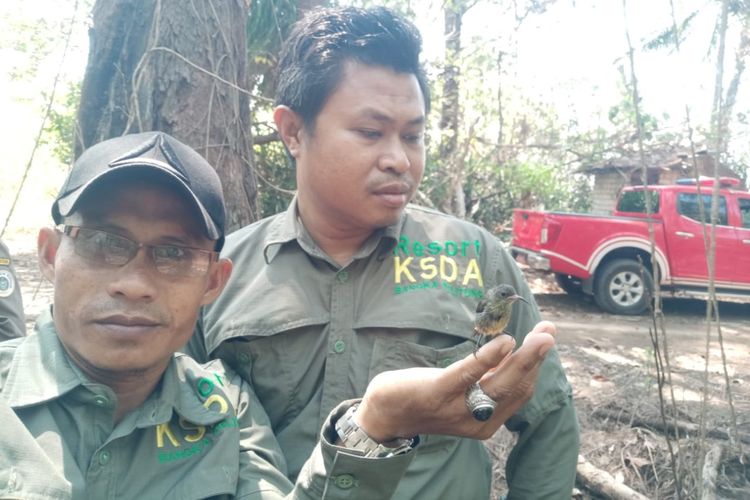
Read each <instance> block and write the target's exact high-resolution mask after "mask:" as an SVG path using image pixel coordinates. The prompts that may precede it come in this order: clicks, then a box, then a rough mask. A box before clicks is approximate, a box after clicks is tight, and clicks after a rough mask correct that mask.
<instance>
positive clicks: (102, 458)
mask: <svg viewBox="0 0 750 500" xmlns="http://www.w3.org/2000/svg"><path fill="white" fill-rule="evenodd" d="M110 458H112V457H111V456H110V454H109V452H108V451H107V450H102V451H101V453H99V465H107V464H108V463H109V459H110Z"/></svg>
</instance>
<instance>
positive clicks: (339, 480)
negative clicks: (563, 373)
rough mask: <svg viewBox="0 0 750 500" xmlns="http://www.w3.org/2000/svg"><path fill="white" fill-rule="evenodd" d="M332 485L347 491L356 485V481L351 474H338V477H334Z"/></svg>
mask: <svg viewBox="0 0 750 500" xmlns="http://www.w3.org/2000/svg"><path fill="white" fill-rule="evenodd" d="M333 484H335V485H336V486H337V487H339V488H341V489H342V490H348V489H350V488H352V487H353V486H356V485H357V480H356V479H355V478H354V476H352V475H351V474H340V475H338V476H334V478H333Z"/></svg>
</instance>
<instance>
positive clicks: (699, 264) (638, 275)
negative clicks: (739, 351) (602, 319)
mask: <svg viewBox="0 0 750 500" xmlns="http://www.w3.org/2000/svg"><path fill="white" fill-rule="evenodd" d="M719 182H720V190H719V199H718V200H719V201H718V220H717V225H716V237H715V238H716V259H715V266H714V267H715V285H716V293H717V297H718V298H719V299H739V300H741V301H743V302H744V301H748V302H750V192H748V191H745V190H741V189H739V187H738V186H739V182H738V181H737V180H736V179H731V178H723V177H722V178H721V179H719ZM713 184H714V179H712V178H711V179H708V178H701V179H700V180H699V181H696V180H695V179H689V180H685V181H678V184H675V185H669V186H647V187H644V186H640V187H627V188H624V189H623V191H622V192H621V193H620V196H619V198H618V201H617V207H616V210H615V212H614V215H613V216H597V215H590V214H574V213H562V212H540V211H534V210H521V209H516V210H514V214H513V241H512V244H511V245H512V246H511V251H512V253H513V255H514V256H515V257H516V259H517V260H519V261H520V262H524V263H526V264H528V265H529V266H531V267H532V268H536V269H543V270H547V271H551V272H553V273H555V276H556V278H557V281H558V283H559V284H560V285H561V287H562V288H563V289H564V290H565V291H566V292H568V293H574V292H583V293H587V294H590V295H593V296H594V300H595V301H596V303H597V304H598V305H599V307H601V308H602V309H604V310H606V311H609V312H612V313H615V314H641V313H643V312H644V311H645V310H646V309H647V308H648V305H649V300H650V296H651V295H650V292H651V290H652V287H653V279H654V278H653V277H654V275H655V272H654V271H657V272H658V277H659V280H660V287H661V290H662V293H663V295H665V296H673V297H699V298H705V297H706V296H707V291H708V264H707V257H706V256H707V254H708V252H707V250H706V246H705V244H704V236H703V235H704V229H703V228H704V226H703V224H702V223H701V210H700V205H701V204H700V202H699V199H700V198H702V199H703V205H704V214H705V218H706V220H707V221H710V214H711V200H712V196H711V193H712V189H713ZM647 192H648V193H651V194H650V195H649V196H648V197H649V199H650V200H651V217H650V218H649V217H648V215H647V213H646V212H647V210H646V197H647V195H646V193H647ZM699 197H700V198H699ZM649 226H651V228H652V229H653V235H654V241H655V254H656V255H655V259H654V261H655V263H656V268H657V269H654V266H653V265H652V259H651V243H650V237H649ZM705 229H706V233H705V234H706V235H710V230H711V227H710V224H706V225H705Z"/></svg>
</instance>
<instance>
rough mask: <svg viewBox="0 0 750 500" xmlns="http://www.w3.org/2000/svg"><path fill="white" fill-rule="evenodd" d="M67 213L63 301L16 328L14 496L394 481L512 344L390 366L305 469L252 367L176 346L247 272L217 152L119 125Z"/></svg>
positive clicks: (4, 446)
mask: <svg viewBox="0 0 750 500" xmlns="http://www.w3.org/2000/svg"><path fill="white" fill-rule="evenodd" d="M52 214H53V218H54V220H55V222H56V223H57V224H58V227H57V228H45V229H42V230H41V231H40V233H39V238H38V252H39V261H40V265H41V268H42V272H43V273H44V275H45V276H46V277H47V278H48V279H49V280H50V281H51V282H52V283H53V284H54V287H55V292H54V304H53V307H52V308H51V309H50V310H49V311H47V312H46V313H45V314H44V315H42V316H41V317H40V319H39V320H38V322H37V327H36V330H35V332H34V333H32V334H31V335H29V336H28V337H25V338H23V339H14V340H10V341H7V342H4V343H0V497H2V498H7V497H12V498H97V499H98V498H118V499H124V498H134V499H135V498H137V499H143V498H148V499H150V498H159V499H162V498H180V499H194V498H206V497H212V498H214V497H217V498H224V497H231V496H237V497H242V498H261V499H278V498H286V497H291V496H293V497H294V498H334V497H336V498H340V496H337V495H344V497H346V498H373V499H374V498H377V499H381V498H389V497H390V496H391V495H392V494H393V491H394V490H395V488H396V485H397V484H398V482H399V480H400V478H401V476H402V475H403V474H404V472H405V471H406V468H407V467H408V465H409V463H410V462H411V461H412V459H413V458H414V455H415V453H414V452H413V451H412V450H413V449H414V448H415V447H417V446H418V444H419V439H418V438H416V437H414V436H416V435H417V434H420V433H432V434H436V433H446V434H451V433H456V432H461V429H460V428H459V427H458V426H459V425H460V424H461V422H456V421H455V419H452V417H451V416H452V415H455V414H456V413H458V412H460V409H461V408H463V405H464V389H465V383H464V381H465V380H467V379H476V378H478V377H479V376H480V375H481V374H482V373H484V372H485V371H487V369H488V368H490V367H491V366H494V365H496V364H497V363H498V362H499V360H500V359H502V358H503V357H505V356H506V355H507V354H508V352H509V350H510V348H511V345H510V344H509V343H501V342H493V343H491V344H488V345H487V346H485V347H484V348H483V349H481V350H480V351H479V352H478V354H477V357H474V356H472V355H469V356H468V357H467V358H466V359H464V360H460V361H458V362H456V363H454V365H452V366H451V367H450V368H449V369H446V370H435V369H428V368H424V369H416V370H405V371H402V372H388V373H384V374H383V375H382V376H379V377H376V378H375V380H373V381H372V383H371V384H370V386H369V387H368V389H367V391H366V392H365V394H364V397H363V398H362V400H361V401H345V402H343V403H341V404H339V405H338V406H337V407H336V408H334V409H333V411H331V413H330V414H329V417H328V419H326V422H325V423H324V424H323V426H322V431H321V433H320V435H319V436H320V439H319V443H318V445H317V446H316V447H315V449H314V450H313V451H312V453H311V454H310V456H309V457H308V460H307V463H306V466H305V468H304V470H303V472H302V473H300V474H299V477H298V479H297V482H296V484H292V483H291V482H290V481H289V480H288V479H287V474H288V470H287V467H286V462H285V460H284V458H283V455H282V452H281V450H280V448H279V446H278V443H277V442H276V438H275V436H274V434H273V431H272V429H271V427H270V425H269V421H268V417H267V415H266V414H265V412H264V411H263V409H262V406H261V405H260V403H259V402H258V400H257V398H256V396H255V395H254V394H253V393H252V392H251V391H250V389H249V387H248V386H247V385H246V383H245V382H243V381H242V379H241V378H240V377H239V376H237V375H236V374H235V373H234V372H232V371H231V370H227V369H224V367H223V365H222V362H221V361H214V362H211V363H209V364H207V365H203V366H202V365H199V364H198V363H197V362H195V361H194V360H192V359H191V358H189V357H188V356H186V355H183V354H175V351H176V350H177V349H178V348H180V347H181V346H182V345H183V344H185V342H187V340H188V339H189V338H190V336H191V334H192V332H193V328H194V324H195V320H196V316H197V313H198V309H199V307H200V306H201V305H203V304H207V303H209V302H211V301H212V300H214V299H215V298H216V297H217V296H218V295H219V293H220V292H221V290H222V288H223V287H224V284H225V283H226V281H227V279H228V277H229V275H230V273H231V267H232V265H231V263H230V262H229V261H228V260H226V259H221V258H219V256H218V253H217V252H218V251H219V250H220V249H221V246H222V243H223V240H224V205H223V199H222V194H221V186H220V183H219V179H218V177H217V176H216V174H215V172H214V171H213V169H212V168H211V166H210V165H208V163H206V162H205V160H203V159H202V158H201V157H200V156H199V155H198V154H197V153H195V152H194V151H192V150H191V149H190V148H188V147H187V146H185V145H183V144H181V143H180V142H178V141H176V140H175V139H173V138H171V137H169V136H168V135H166V134H163V133H159V132H148V133H144V134H137V135H130V136H124V137H119V138H115V139H111V140H108V141H105V142H102V143H100V144H98V145H96V146H93V147H92V148H91V149H89V150H88V151H86V152H85V153H84V154H83V155H82V156H81V157H80V158H79V159H78V160H77V162H76V163H75V165H74V166H73V169H72V171H71V173H70V176H69V178H68V180H67V181H66V183H65V185H64V187H63V189H62V190H61V192H60V195H59V196H58V198H57V200H56V201H55V203H54V205H53V207H52ZM355 409H356V416H355V415H354V411H353V410H355ZM406 415H409V416H412V417H413V418H412V419H411V420H410V419H407V418H406ZM352 495H353V496H352Z"/></svg>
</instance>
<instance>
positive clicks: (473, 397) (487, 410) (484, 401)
mask: <svg viewBox="0 0 750 500" xmlns="http://www.w3.org/2000/svg"><path fill="white" fill-rule="evenodd" d="M464 399H465V401H466V408H468V409H469V411H470V412H471V414H472V415H473V416H474V418H475V419H476V420H479V421H480V422H485V421H487V420H489V418H490V417H491V416H492V412H494V411H495V407H496V406H497V401H495V400H494V399H492V398H491V397H489V396H488V395H487V393H486V392H484V391H483V390H482V387H481V386H480V385H479V382H474V383H473V384H471V385H470V386H469V387H467V388H466V397H465V398H464Z"/></svg>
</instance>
